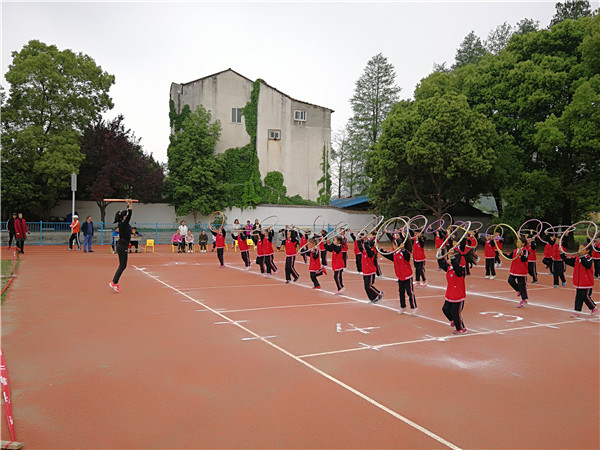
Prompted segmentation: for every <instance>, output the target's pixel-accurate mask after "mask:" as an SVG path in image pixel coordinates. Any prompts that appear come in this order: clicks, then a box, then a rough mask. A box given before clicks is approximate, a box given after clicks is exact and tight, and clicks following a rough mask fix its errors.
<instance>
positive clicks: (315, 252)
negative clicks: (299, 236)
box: [308, 238, 327, 289]
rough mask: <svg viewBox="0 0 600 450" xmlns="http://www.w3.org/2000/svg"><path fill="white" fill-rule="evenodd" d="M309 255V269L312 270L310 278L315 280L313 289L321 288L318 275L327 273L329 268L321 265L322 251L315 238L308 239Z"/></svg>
mask: <svg viewBox="0 0 600 450" xmlns="http://www.w3.org/2000/svg"><path fill="white" fill-rule="evenodd" d="M308 255H309V258H310V263H309V264H308V271H309V272H310V279H311V280H312V282H313V289H321V284H320V283H319V280H317V277H320V276H321V275H323V274H325V275H327V270H326V269H325V268H324V267H323V266H322V265H321V253H320V251H319V246H318V244H317V240H316V239H315V238H310V239H309V240H308Z"/></svg>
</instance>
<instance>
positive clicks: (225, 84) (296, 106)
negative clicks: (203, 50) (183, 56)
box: [170, 69, 333, 200]
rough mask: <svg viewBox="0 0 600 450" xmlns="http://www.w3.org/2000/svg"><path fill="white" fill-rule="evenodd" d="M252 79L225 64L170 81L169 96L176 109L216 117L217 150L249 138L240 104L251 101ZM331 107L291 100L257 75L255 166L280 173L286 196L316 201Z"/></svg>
mask: <svg viewBox="0 0 600 450" xmlns="http://www.w3.org/2000/svg"><path fill="white" fill-rule="evenodd" d="M253 85H254V82H253V81H252V80H250V79H248V78H246V77H244V76H243V75H240V74H239V73H237V72H235V71H234V70H231V69H227V70H224V71H222V72H219V73H215V74H213V75H209V76H207V77H204V78H200V79H198V80H195V81H190V82H189V83H181V84H179V83H171V92H170V99H171V100H172V101H173V102H174V104H175V109H176V111H177V112H178V113H180V112H181V110H182V108H183V106H184V105H186V104H187V105H189V107H190V108H191V110H192V111H194V110H195V109H196V108H197V107H198V106H199V105H202V106H204V107H205V108H206V109H207V110H209V111H210V112H211V115H212V118H213V120H216V119H218V120H219V121H220V122H221V128H222V131H221V139H220V140H219V142H218V143H217V147H216V151H217V153H222V152H224V151H225V150H227V149H228V148H232V147H243V146H245V145H247V144H249V143H250V136H249V135H248V133H247V132H246V126H245V123H244V116H242V114H241V108H243V107H244V106H245V105H246V103H248V102H249V101H250V94H251V92H252V89H253ZM332 112H333V110H332V109H329V108H324V107H322V106H317V105H313V104H311V103H307V102H303V101H300V100H295V99H293V98H292V97H290V96H289V95H286V94H284V93H283V92H280V91H278V90H277V89H275V88H274V87H272V86H269V85H268V84H267V83H265V82H264V81H262V80H261V83H260V94H259V98H258V124H257V130H256V132H257V135H256V150H257V153H258V159H259V170H260V174H261V177H262V178H264V177H265V175H266V174H267V173H268V172H272V171H278V172H281V173H282V174H283V179H284V184H285V186H286V188H287V195H288V196H294V195H296V194H299V195H300V196H301V197H302V198H306V199H311V200H316V199H317V197H318V196H319V186H317V180H318V179H319V178H321V174H322V170H321V162H322V155H323V147H324V146H325V147H326V149H327V154H329V149H330V145H331V113H332Z"/></svg>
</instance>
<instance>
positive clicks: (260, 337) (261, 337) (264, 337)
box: [242, 336, 277, 341]
mask: <svg viewBox="0 0 600 450" xmlns="http://www.w3.org/2000/svg"><path fill="white" fill-rule="evenodd" d="M275 337H277V336H258V337H245V338H242V341H255V340H257V339H272V338H275Z"/></svg>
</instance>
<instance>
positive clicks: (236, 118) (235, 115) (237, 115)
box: [231, 108, 242, 123]
mask: <svg viewBox="0 0 600 450" xmlns="http://www.w3.org/2000/svg"><path fill="white" fill-rule="evenodd" d="M231 122H232V123H242V108H231Z"/></svg>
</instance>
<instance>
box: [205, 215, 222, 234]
mask: <svg viewBox="0 0 600 450" xmlns="http://www.w3.org/2000/svg"><path fill="white" fill-rule="evenodd" d="M215 214H221V225H220V226H219V228H217V229H216V230H215V229H214V228H213V227H212V221H213V217H214V216H215ZM223 225H225V214H223V213H222V212H221V211H215V212H214V213H212V214H211V215H210V217H209V218H208V229H209V230H210V231H213V232H215V233H216V232H217V231H218V230H220V229H221V228H223Z"/></svg>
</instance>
